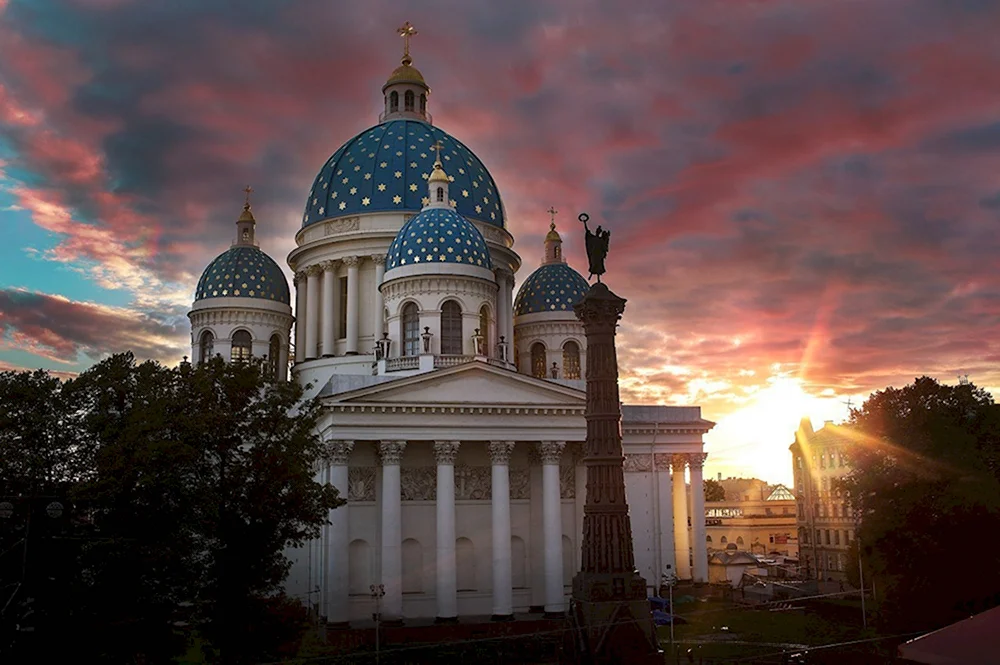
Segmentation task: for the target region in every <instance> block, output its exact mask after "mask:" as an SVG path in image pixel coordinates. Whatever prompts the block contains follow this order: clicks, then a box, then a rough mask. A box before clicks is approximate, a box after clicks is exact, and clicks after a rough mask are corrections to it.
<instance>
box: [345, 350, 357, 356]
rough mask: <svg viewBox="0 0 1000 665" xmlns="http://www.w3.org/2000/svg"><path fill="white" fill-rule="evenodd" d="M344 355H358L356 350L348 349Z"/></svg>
mask: <svg viewBox="0 0 1000 665" xmlns="http://www.w3.org/2000/svg"><path fill="white" fill-rule="evenodd" d="M344 355H345V356H356V355H358V352H357V351H348V352H347V353H345V354H344Z"/></svg>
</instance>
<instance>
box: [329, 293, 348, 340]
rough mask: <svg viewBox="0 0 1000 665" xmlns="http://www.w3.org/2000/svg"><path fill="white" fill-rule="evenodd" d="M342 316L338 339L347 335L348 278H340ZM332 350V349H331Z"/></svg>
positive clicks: (338, 327) (338, 323)
mask: <svg viewBox="0 0 1000 665" xmlns="http://www.w3.org/2000/svg"><path fill="white" fill-rule="evenodd" d="M339 286H340V312H339V314H340V317H339V320H338V321H337V339H343V338H344V337H347V278H346V277H341V278H340V284H339ZM331 352H332V351H331Z"/></svg>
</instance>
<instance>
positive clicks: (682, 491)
mask: <svg viewBox="0 0 1000 665" xmlns="http://www.w3.org/2000/svg"><path fill="white" fill-rule="evenodd" d="M686 465H687V455H683V454H681V455H674V456H673V458H672V459H671V466H673V469H674V473H673V475H672V476H671V477H670V485H671V487H672V489H673V495H674V557H675V559H676V561H677V566H676V568H677V577H679V578H680V579H682V580H689V579H691V563H690V555H689V554H688V550H689V548H690V546H689V545H688V524H687V515H688V509H687V487H685V485H684V467H685V466H686Z"/></svg>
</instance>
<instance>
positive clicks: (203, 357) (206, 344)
mask: <svg viewBox="0 0 1000 665" xmlns="http://www.w3.org/2000/svg"><path fill="white" fill-rule="evenodd" d="M214 347H215V335H213V334H212V333H210V332H209V331H207V330H206V331H205V332H203V333H202V334H201V340H200V341H199V342H198V362H203V363H207V362H208V361H209V360H211V359H212V354H213V348H214Z"/></svg>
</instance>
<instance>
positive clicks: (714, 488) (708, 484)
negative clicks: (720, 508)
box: [703, 478, 726, 501]
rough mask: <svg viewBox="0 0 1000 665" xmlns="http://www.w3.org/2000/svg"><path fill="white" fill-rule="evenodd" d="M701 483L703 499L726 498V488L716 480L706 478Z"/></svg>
mask: <svg viewBox="0 0 1000 665" xmlns="http://www.w3.org/2000/svg"><path fill="white" fill-rule="evenodd" d="M703 485H704V487H705V501H725V500H726V488H724V487H723V486H722V483H720V482H719V481H718V480H715V479H713V478H706V479H705V481H704V483H703Z"/></svg>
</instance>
